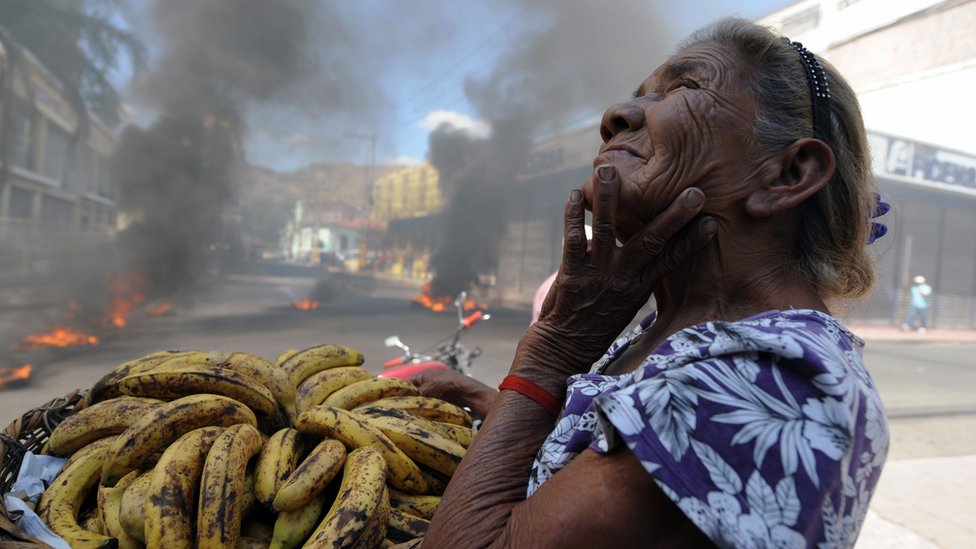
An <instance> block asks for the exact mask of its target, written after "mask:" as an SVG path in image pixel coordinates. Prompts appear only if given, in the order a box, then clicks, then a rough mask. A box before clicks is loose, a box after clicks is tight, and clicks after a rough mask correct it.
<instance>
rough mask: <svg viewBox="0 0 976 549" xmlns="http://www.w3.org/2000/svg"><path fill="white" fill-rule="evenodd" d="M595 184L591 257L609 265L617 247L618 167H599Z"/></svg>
mask: <svg viewBox="0 0 976 549" xmlns="http://www.w3.org/2000/svg"><path fill="white" fill-rule="evenodd" d="M594 175H595V179H596V184H595V185H594V186H593V204H592V207H593V245H592V248H591V251H590V257H591V259H592V260H593V261H594V262H595V263H596V264H597V265H609V264H610V261H611V259H612V258H613V254H614V252H615V249H616V247H617V236H616V227H615V223H614V216H615V215H616V213H617V189H618V187H619V181H618V178H617V168H615V167H614V166H613V165H611V164H603V165H600V166H598V167H597V169H596V173H595V174H594Z"/></svg>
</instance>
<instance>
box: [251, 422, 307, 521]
mask: <svg viewBox="0 0 976 549" xmlns="http://www.w3.org/2000/svg"><path fill="white" fill-rule="evenodd" d="M303 449H304V444H303V443H302V440H301V438H300V437H299V434H298V431H296V430H294V429H292V428H288V427H286V428H284V429H281V430H280V431H278V432H276V433H275V434H273V435H271V438H269V439H268V442H266V443H265V444H264V447H263V448H261V453H260V454H258V459H257V463H256V464H255V466H254V496H255V497H256V498H257V500H258V502H259V503H260V504H261V505H263V506H265V507H266V508H268V509H271V504H272V503H273V502H274V499H275V495H276V494H277V493H278V489H279V488H280V487H281V485H282V484H284V482H285V481H286V480H288V477H289V476H291V474H292V472H293V471H294V470H295V466H296V465H298V460H299V459H300V458H301V457H302V451H303Z"/></svg>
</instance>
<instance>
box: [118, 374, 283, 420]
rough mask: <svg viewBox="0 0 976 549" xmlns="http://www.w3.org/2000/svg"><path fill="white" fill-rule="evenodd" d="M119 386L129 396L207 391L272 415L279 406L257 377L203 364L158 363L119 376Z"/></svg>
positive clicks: (168, 397)
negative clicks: (174, 365) (168, 365)
mask: <svg viewBox="0 0 976 549" xmlns="http://www.w3.org/2000/svg"><path fill="white" fill-rule="evenodd" d="M119 390H120V391H122V392H123V393H124V394H126V395H130V396H141V397H152V398H159V399H166V400H171V399H175V398H180V397H185V396H189V395H195V394H201V393H209V394H213V395H223V396H225V397H229V398H233V399H235V400H239V401H241V402H243V403H244V404H245V405H246V406H247V407H249V408H251V409H252V410H254V411H255V412H258V413H261V414H265V415H272V414H274V413H275V412H276V411H277V410H278V403H277V401H275V397H274V395H273V394H271V391H270V390H269V389H268V388H267V387H265V386H264V385H262V384H261V383H260V382H258V381H257V380H255V379H253V378H251V377H249V376H246V375H244V374H241V373H238V372H235V371H233V370H226V369H218V368H210V367H206V366H203V367H201V366H187V367H185V368H180V369H167V368H165V367H164V366H160V367H159V368H156V369H154V370H152V371H149V372H142V373H139V374H132V375H129V376H126V377H124V378H122V379H120V380H119Z"/></svg>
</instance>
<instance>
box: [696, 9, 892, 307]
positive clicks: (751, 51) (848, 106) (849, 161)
mask: <svg viewBox="0 0 976 549" xmlns="http://www.w3.org/2000/svg"><path fill="white" fill-rule="evenodd" d="M703 42H715V43H718V44H721V45H723V46H726V47H728V48H731V49H732V50H733V51H734V52H735V53H736V54H737V56H738V59H739V60H740V61H741V63H742V65H741V67H740V74H741V75H742V77H743V79H744V80H745V81H746V82H748V84H749V86H750V89H751V91H752V93H753V95H754V97H755V100H756V107H757V113H758V114H757V119H756V127H755V130H756V135H757V136H758V139H759V145H760V147H761V148H762V149H763V150H766V151H781V150H783V149H785V148H786V147H788V146H789V145H790V144H791V143H793V142H794V141H796V140H797V139H800V138H804V137H813V136H814V133H813V114H812V100H811V97H810V86H809V83H808V82H807V76H806V72H805V69H804V66H803V63H802V62H801V60H800V56H799V55H798V54H797V51H796V50H795V49H794V48H793V46H792V45H790V43H789V42H788V41H787V40H784V39H783V37H782V36H780V35H778V34H776V33H775V32H774V31H773V30H771V29H769V28H766V27H762V26H759V25H757V24H755V23H753V22H752V21H749V20H746V19H738V18H728V19H722V20H720V21H718V22H716V23H714V24H712V25H709V26H708V27H705V28H703V29H701V30H699V31H698V32H696V33H695V34H693V35H692V36H691V37H690V38H689V39H688V40H687V41H685V43H684V44H683V45H682V46H681V48H682V49H684V48H687V47H689V46H691V45H694V44H699V43H703ZM817 59H818V60H819V61H820V63H821V65H823V68H824V70H825V71H826V73H827V80H828V82H829V83H830V94H831V98H830V108H831V113H830V121H831V131H830V133H831V137H830V138H829V139H828V140H827V141H828V142H827V144H828V145H829V146H830V148H831V149H832V150H833V151H834V156H835V158H836V169H835V170H834V174H833V177H831V179H830V181H829V182H828V183H827V185H826V186H824V188H823V189H821V190H820V191H819V192H817V193H816V194H814V195H813V196H812V197H810V198H809V199H808V200H807V201H806V202H804V203H803V205H802V206H800V208H801V215H800V223H799V231H798V233H797V241H796V243H795V246H794V254H793V257H794V265H795V268H796V270H797V272H798V273H799V274H800V275H801V276H804V277H806V278H807V279H808V280H810V282H811V283H812V284H813V285H814V286H815V287H816V288H817V290H818V291H819V293H820V295H821V296H822V297H823V298H825V299H830V298H854V297H862V296H864V295H866V294H867V293H868V292H869V291H870V290H871V288H872V287H873V285H874V280H875V266H874V262H873V261H872V259H871V257H870V256H869V255H868V253H867V249H866V246H867V241H868V235H869V232H870V230H871V214H872V212H873V210H874V205H875V201H874V192H875V191H876V187H875V183H874V177H873V176H872V173H871V155H870V151H869V150H868V143H867V132H866V130H865V129H864V121H863V120H862V118H861V109H860V106H859V104H858V101H857V96H856V95H855V93H854V90H852V89H851V87H850V85H849V84H848V83H847V81H846V80H844V78H843V77H842V76H841V75H840V73H838V72H837V70H836V69H835V68H834V67H833V66H832V65H830V64H829V63H827V62H826V61H824V60H823V59H822V58H820V57H819V56H817Z"/></svg>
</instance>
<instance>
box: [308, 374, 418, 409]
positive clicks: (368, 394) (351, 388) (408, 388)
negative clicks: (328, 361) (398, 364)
mask: <svg viewBox="0 0 976 549" xmlns="http://www.w3.org/2000/svg"><path fill="white" fill-rule="evenodd" d="M419 394H420V391H418V390H417V386H416V385H414V384H413V383H410V382H409V381H404V380H402V379H398V378H395V377H374V378H370V379H366V380H363V381H357V382H356V383H353V384H352V385H347V386H345V387H343V388H341V389H339V390H338V391H336V392H334V393H332V394H331V395H329V396H327V397H325V400H323V401H322V404H325V405H326V406H332V407H333V408H342V409H343V410H352V409H353V408H355V407H356V406H361V405H363V404H366V403H368V402H374V401H377V400H379V399H381V398H387V397H395V396H417V395H419Z"/></svg>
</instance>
